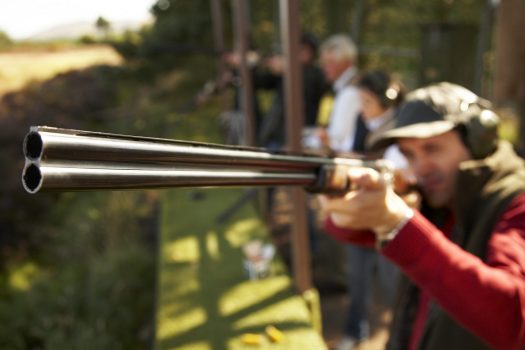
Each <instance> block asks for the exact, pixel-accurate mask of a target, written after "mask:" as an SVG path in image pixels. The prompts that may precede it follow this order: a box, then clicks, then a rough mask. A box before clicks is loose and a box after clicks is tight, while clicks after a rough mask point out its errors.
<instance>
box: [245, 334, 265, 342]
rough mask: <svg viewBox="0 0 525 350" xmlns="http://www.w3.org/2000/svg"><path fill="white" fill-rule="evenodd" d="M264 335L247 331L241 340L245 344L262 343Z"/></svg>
mask: <svg viewBox="0 0 525 350" xmlns="http://www.w3.org/2000/svg"><path fill="white" fill-rule="evenodd" d="M263 339H264V337H263V336H262V334H255V333H245V334H243V335H242V337H241V341H242V343H243V344H245V345H261V344H262V342H263Z"/></svg>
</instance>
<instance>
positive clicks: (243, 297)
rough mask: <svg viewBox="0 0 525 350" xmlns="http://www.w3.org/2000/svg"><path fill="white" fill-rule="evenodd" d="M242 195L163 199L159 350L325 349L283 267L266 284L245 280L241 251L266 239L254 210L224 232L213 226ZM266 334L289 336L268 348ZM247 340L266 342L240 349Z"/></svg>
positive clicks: (178, 193) (184, 194)
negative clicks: (249, 336) (271, 328)
mask: <svg viewBox="0 0 525 350" xmlns="http://www.w3.org/2000/svg"><path fill="white" fill-rule="evenodd" d="M241 193H242V191H239V190H231V189H229V190H228V189H226V190H203V191H199V192H196V191H195V190H174V191H170V192H167V193H166V195H165V196H164V199H163V209H162V221H161V240H162V241H161V244H160V247H161V250H160V252H161V253H160V257H159V259H160V263H159V284H158V307H157V344H156V345H157V346H156V349H157V350H167V349H178V350H183V349H185V350H212V349H231V350H236V349H246V348H253V349H268V350H270V349H283V350H284V349H287V350H288V349H291V350H294V349H297V350H309V349H312V350H314V349H315V350H318V349H324V348H325V345H324V343H323V340H322V338H321V336H320V335H319V334H318V333H317V332H315V331H314V330H313V329H312V321H311V315H310V312H309V311H308V307H307V305H306V302H305V301H304V299H303V298H302V297H301V296H299V295H298V294H296V293H295V292H294V291H293V285H292V281H291V279H290V277H289V276H288V274H287V273H286V271H285V269H284V267H283V265H282V263H280V261H279V260H278V259H277V260H276V261H274V264H273V266H272V274H271V276H269V277H267V278H264V279H260V280H249V279H248V278H247V276H246V274H245V273H244V271H243V253H242V246H243V245H244V244H245V243H247V242H248V241H250V240H253V239H260V240H263V241H266V240H267V239H268V234H267V231H266V229H265V227H264V224H263V223H262V222H261V220H260V219H259V218H258V217H257V215H256V214H255V211H254V209H253V207H252V206H250V205H246V206H244V207H243V208H242V209H241V210H239V211H238V212H237V213H236V214H235V216H234V217H233V218H232V220H231V221H230V222H228V223H226V224H219V223H217V222H216V221H215V219H216V218H217V217H218V215H219V214H220V213H221V212H222V211H223V210H224V209H225V208H227V207H228V205H229V203H233V202H234V201H235V200H236V199H237V198H238V196H239V195H240V194H241ZM268 326H274V327H276V328H277V329H279V330H281V331H282V332H283V333H284V338H283V339H282V341H281V342H275V343H274V342H272V341H270V339H269V337H268V336H267V334H265V329H266V327H268ZM248 333H249V334H257V335H260V336H262V337H261V342H260V344H258V345H255V344H254V345H249V344H246V343H245V342H243V336H245V335H246V334H248Z"/></svg>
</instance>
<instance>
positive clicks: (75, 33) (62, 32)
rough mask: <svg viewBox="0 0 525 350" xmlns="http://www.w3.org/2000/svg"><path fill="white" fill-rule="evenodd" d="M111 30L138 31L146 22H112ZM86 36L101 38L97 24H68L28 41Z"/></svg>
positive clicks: (35, 35) (38, 34)
mask: <svg viewBox="0 0 525 350" xmlns="http://www.w3.org/2000/svg"><path fill="white" fill-rule="evenodd" d="M110 24H111V30H112V32H114V33H121V32H123V31H125V30H137V29H139V28H140V27H141V26H142V25H144V22H138V21H121V22H111V21H110ZM84 35H90V36H93V37H97V36H100V35H101V33H100V31H98V30H97V27H96V26H95V22H94V21H93V22H74V23H68V24H62V25H58V26H55V27H52V28H49V29H46V30H43V31H41V32H39V33H36V34H34V35H31V36H30V37H28V38H27V39H26V40H32V41H47V40H56V39H77V38H80V37H81V36H84Z"/></svg>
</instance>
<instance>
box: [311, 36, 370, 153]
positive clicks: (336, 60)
mask: <svg viewBox="0 0 525 350" xmlns="http://www.w3.org/2000/svg"><path fill="white" fill-rule="evenodd" d="M356 60H357V47H356V46H355V44H354V42H353V41H352V39H350V37H348V36H347V35H343V34H338V35H334V36H332V37H330V38H328V39H327V40H326V41H324V42H323V44H322V45H321V66H322V68H323V71H324V73H325V77H326V79H327V80H328V81H329V82H330V83H331V84H332V88H333V90H334V93H335V97H334V104H333V109H332V113H331V115H330V121H329V123H328V127H327V128H326V129H319V131H318V133H319V135H318V136H319V139H320V143H321V145H322V146H323V147H324V148H326V147H327V148H329V149H330V150H332V151H334V152H344V151H348V150H349V149H351V147H352V145H353V141H354V135H355V128H356V121H357V116H358V114H359V111H360V108H361V100H360V98H359V93H358V90H357V87H356V86H355V85H354V84H353V83H354V80H355V78H356V75H357V68H356V66H355V62H356Z"/></svg>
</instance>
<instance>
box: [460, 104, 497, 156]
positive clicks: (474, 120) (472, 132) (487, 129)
mask: <svg viewBox="0 0 525 350" xmlns="http://www.w3.org/2000/svg"><path fill="white" fill-rule="evenodd" d="M499 124H500V119H499V117H498V115H497V114H496V113H494V112H493V111H491V110H488V109H482V110H481V111H480V112H479V113H475V114H472V115H470V117H469V118H467V120H466V121H465V123H464V126H465V128H466V139H465V141H466V143H467V147H468V148H469V149H470V152H471V153H472V156H473V157H474V158H475V159H482V158H485V157H487V156H489V155H490V154H491V153H492V152H494V150H495V149H496V147H497V142H498V126H499Z"/></svg>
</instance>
